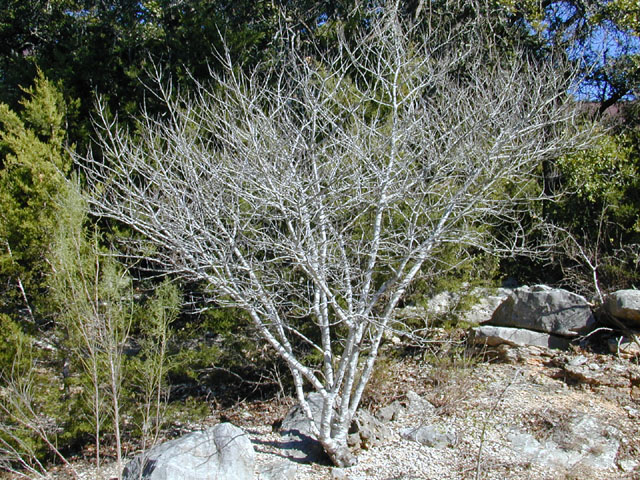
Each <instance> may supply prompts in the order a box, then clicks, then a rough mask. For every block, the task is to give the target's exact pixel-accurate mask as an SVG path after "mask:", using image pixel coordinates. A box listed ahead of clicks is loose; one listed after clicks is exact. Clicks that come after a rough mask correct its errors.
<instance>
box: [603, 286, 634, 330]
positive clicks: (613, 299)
mask: <svg viewBox="0 0 640 480" xmlns="http://www.w3.org/2000/svg"><path fill="white" fill-rule="evenodd" d="M602 307H603V312H604V313H605V314H606V315H610V316H612V317H615V318H617V319H618V320H620V321H621V322H622V323H624V324H626V325H628V326H629V327H631V328H640V290H618V291H617V292H614V293H612V294H610V295H607V297H606V299H605V301H604V304H603V306H602Z"/></svg>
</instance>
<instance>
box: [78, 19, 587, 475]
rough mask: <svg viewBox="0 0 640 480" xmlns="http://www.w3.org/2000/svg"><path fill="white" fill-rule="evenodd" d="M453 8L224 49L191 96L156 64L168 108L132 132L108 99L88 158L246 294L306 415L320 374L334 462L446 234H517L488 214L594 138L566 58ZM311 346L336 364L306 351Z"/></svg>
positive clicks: (156, 234) (160, 235)
mask: <svg viewBox="0 0 640 480" xmlns="http://www.w3.org/2000/svg"><path fill="white" fill-rule="evenodd" d="M435 23H437V22H435ZM435 23H434V24H435ZM456 28H457V29H459V30H460V31H458V30H454V29H450V30H447V31H442V30H439V29H438V28H437V27H433V29H432V30H430V31H424V30H420V31H419V30H417V27H414V26H412V25H410V24H406V23H403V22H401V21H400V20H399V19H398V17H397V16H396V15H395V13H394V12H393V8H390V9H388V10H386V11H384V12H383V13H380V15H379V18H377V19H375V20H372V22H371V25H370V29H369V31H368V32H367V33H366V35H364V36H363V37H362V38H361V39H360V40H359V41H358V42H355V43H351V44H347V42H345V41H343V40H341V41H340V44H339V45H338V46H337V47H336V48H335V49H333V50H332V53H327V54H323V53H321V52H319V51H313V55H311V54H310V55H307V54H306V52H305V51H303V50H302V49H299V50H298V49H296V48H290V49H287V50H286V51H285V52H283V54H282V58H283V60H282V64H279V65H276V66H275V67H272V68H271V69H268V68H266V67H264V68H261V69H258V70H256V72H255V73H254V74H252V75H243V74H241V73H238V70H236V69H235V68H234V65H233V62H232V61H231V59H229V58H228V57H226V60H227V62H228V65H227V66H228V69H227V72H226V74H224V75H219V76H214V78H213V79H212V81H213V82H214V84H213V85H214V86H213V87H211V88H208V87H207V86H203V85H199V86H198V87H197V89H196V91H195V93H194V94H193V95H192V96H190V97H186V96H185V97H181V96H180V95H178V93H177V92H175V91H173V90H172V88H171V86H170V85H167V84H166V83H163V82H162V80H161V79H160V82H159V84H160V85H163V91H162V92H161V94H160V95H161V96H162V97H163V98H164V99H165V100H166V102H167V107H168V112H170V114H169V115H168V116H166V117H165V118H160V119H157V118H154V117H152V116H149V115H147V116H145V117H144V120H143V121H142V122H141V124H140V125H139V131H140V132H141V133H140V136H139V137H135V138H134V137H133V136H131V135H130V134H128V133H127V132H126V131H124V130H123V129H122V128H121V127H119V126H118V124H117V122H115V121H111V120H109V119H108V116H107V115H106V113H105V110H104V109H100V113H99V115H100V119H101V120H102V124H101V130H99V133H100V143H101V145H102V148H103V149H104V151H103V154H104V160H102V158H101V159H100V160H98V159H96V158H94V157H92V156H89V157H88V158H82V159H79V163H80V164H81V165H84V166H85V167H86V168H85V171H86V174H87V179H88V181H89V187H90V189H91V196H90V203H91V206H92V209H93V211H94V213H95V214H98V215H101V216H106V217H110V218H113V219H115V220H117V221H120V222H123V223H125V224H127V225H129V226H131V227H132V228H134V229H135V230H137V231H139V232H140V233H142V234H143V235H144V236H145V237H146V239H147V240H148V241H149V242H151V243H152V244H153V245H154V246H155V251H154V253H153V254H152V255H151V256H150V257H149V258H148V259H149V260H151V261H153V262H154V263H155V264H156V265H158V267H159V268H160V269H162V270H163V271H165V272H169V273H172V274H176V275H179V276H182V277H185V278H188V279H190V280H192V281H201V282H203V283H204V284H206V285H208V288H209V290H208V293H209V294H210V296H211V299H212V300H216V301H217V302H218V303H219V304H223V305H234V306H238V307H241V308H243V309H245V310H246V311H247V312H248V314H249V316H250V318H251V319H252V321H253V323H254V325H255V327H256V328H257V331H258V332H259V333H260V334H261V335H262V337H263V338H264V339H265V340H266V341H267V342H268V343H269V344H270V345H271V346H272V347H273V348H274V349H275V350H276V351H277V352H278V354H279V355H280V356H281V357H282V358H283V359H284V360H285V361H286V363H287V364H288V366H289V368H290V369H291V372H292V374H293V379H294V384H295V387H296V392H297V395H298V397H299V400H300V402H301V404H302V407H303V409H304V410H305V411H306V412H307V414H308V415H309V416H311V415H310V411H309V406H308V404H307V402H306V400H305V398H304V394H305V392H304V387H305V386H307V385H308V386H310V387H311V388H312V389H314V390H316V391H318V392H320V393H321V394H322V396H323V398H324V408H323V415H322V419H321V421H320V422H319V424H317V425H316V424H314V428H315V431H316V434H317V436H318V439H319V440H320V441H321V442H322V444H323V445H324V446H325V448H326V450H327V452H328V453H329V454H330V455H331V457H332V458H333V460H334V462H335V463H336V464H340V465H347V464H350V463H351V462H352V461H353V458H352V457H351V456H350V454H348V449H347V447H346V434H347V431H348V429H349V426H350V423H351V421H352V418H353V415H354V414H355V412H356V409H357V407H358V404H359V402H360V400H361V397H362V394H363V392H364V388H365V386H366V383H367V381H368V380H369V378H370V376H371V374H372V372H373V368H374V365H375V360H376V357H377V355H378V352H379V348H380V345H381V342H382V339H383V336H384V331H385V329H387V328H388V326H389V322H390V321H391V319H392V316H393V312H394V309H395V307H396V306H397V305H398V303H399V302H400V300H401V299H402V297H403V295H404V293H405V291H406V289H407V288H408V287H409V285H410V284H411V283H412V282H413V281H414V280H415V278H416V277H417V275H418V274H419V272H420V271H421V268H422V267H423V265H424V264H425V262H429V263H432V262H436V261H437V257H436V255H437V252H438V248H440V247H442V246H443V245H446V244H449V243H456V244H461V245H473V246H475V247H477V248H481V249H486V250H489V249H491V250H492V251H499V250H515V249H517V248H520V247H521V240H522V239H521V238H520V236H519V235H515V237H514V238H513V239H512V241H508V242H503V243H499V242H497V241H495V239H493V238H490V237H487V236H486V231H487V230H488V229H487V228H485V227H486V226H489V225H494V224H508V223H516V224H517V222H518V221H519V218H520V215H521V213H522V212H523V211H524V210H525V208H526V204H527V202H529V201H531V200H532V198H531V196H536V195H538V194H537V193H536V192H535V191H534V189H533V188H532V185H535V183H536V171H537V168H538V166H539V164H540V162H541V161H542V160H545V159H549V158H553V157H554V156H556V155H559V154H562V153H564V152H567V151H568V150H570V149H573V148H579V147H582V146H585V145H586V144H587V143H588V140H589V138H588V137H589V135H588V132H585V131H584V130H580V129H579V128H578V127H577V121H576V109H575V108H574V107H575V105H573V103H572V101H571V100H570V99H568V98H566V94H565V92H566V91H567V86H568V82H569V83H570V81H571V79H570V76H569V75H568V74H567V72H566V71H565V70H563V67H562V66H561V65H560V63H559V62H558V61H556V62H555V63H554V64H553V65H551V64H545V63H544V62H536V63H534V62H530V61H528V60H527V59H526V57H525V56H519V55H517V53H516V54H514V55H512V57H511V58H509V59H508V60H506V59H503V58H500V57H499V56H497V54H495V52H496V51H497V50H498V49H497V48H496V49H494V48H490V46H488V43H490V42H491V39H490V37H486V36H485V37H478V38H477V44H471V45H462V46H460V45H459V43H458V42H459V39H460V35H461V31H464V32H466V33H468V31H469V30H473V29H474V28H476V25H475V24H473V23H471V24H468V25H462V26H458V27H456ZM478 31H479V32H480V29H479V28H478ZM281 36H282V37H283V38H286V37H287V32H284V31H283V32H281ZM284 43H285V44H286V42H284ZM290 44H291V45H295V42H293V41H291V42H290ZM461 73H464V78H460V74H461ZM531 192H533V193H531ZM514 231H517V230H514ZM141 255H142V254H141ZM302 322H307V323H311V324H313V325H315V327H316V328H317V335H316V336H314V337H308V336H304V335H303V334H302V331H301V329H300V328H299V326H300V325H301V323H302ZM309 349H314V350H317V351H319V352H320V353H321V357H322V364H321V368H319V369H318V368H314V366H311V365H305V364H303V362H302V361H301V358H303V356H302V355H301V352H302V351H303V350H309ZM334 411H335V412H337V413H335V414H334Z"/></svg>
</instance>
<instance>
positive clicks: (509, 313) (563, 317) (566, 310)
mask: <svg viewBox="0 0 640 480" xmlns="http://www.w3.org/2000/svg"><path fill="white" fill-rule="evenodd" d="M488 323H490V324H491V325H497V326H502V327H513V328H525V329H528V330H535V331H538V332H545V333H551V334H554V335H562V336H565V337H575V336H578V335H583V334H586V333H588V332H589V331H591V330H592V328H593V326H594V324H595V318H594V316H593V313H592V312H591V307H590V306H589V303H588V302H587V300H586V299H585V298H584V297H582V296H581V295H576V294H575V293H571V292H568V291H566V290H562V289H558V288H551V287H547V286H545V285H536V286H533V287H521V288H517V289H515V290H514V291H513V292H512V293H511V295H509V297H508V298H507V299H506V300H505V301H504V302H502V304H501V305H500V306H499V307H498V308H497V309H496V311H495V312H494V314H493V316H492V317H491V320H490V321H489V322H488Z"/></svg>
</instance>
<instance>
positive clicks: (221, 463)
mask: <svg viewBox="0 0 640 480" xmlns="http://www.w3.org/2000/svg"><path fill="white" fill-rule="evenodd" d="M254 467H255V452H254V450H253V445H252V444H251V441H250V440H249V437H248V436H247V434H246V433H245V432H244V431H243V430H241V429H240V428H238V427H236V426H234V425H232V424H230V423H220V424H218V425H216V426H214V427H211V428H209V429H207V430H204V431H202V432H194V433H190V434H188V435H185V436H184V437H181V438H178V439H175V440H170V441H168V442H165V443H162V444H160V445H157V446H155V447H153V448H152V449H151V450H149V451H148V452H145V453H142V454H140V455H138V456H137V457H135V458H134V459H133V460H132V461H131V462H129V464H128V465H127V466H126V467H125V468H124V471H123V473H122V478H123V480H140V479H142V480H252V479H253V477H254Z"/></svg>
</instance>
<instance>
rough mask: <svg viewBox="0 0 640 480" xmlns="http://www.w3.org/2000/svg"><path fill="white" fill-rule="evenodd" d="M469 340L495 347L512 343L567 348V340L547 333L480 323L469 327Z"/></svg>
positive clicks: (513, 344) (519, 345)
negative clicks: (480, 324) (478, 325)
mask: <svg viewBox="0 0 640 480" xmlns="http://www.w3.org/2000/svg"><path fill="white" fill-rule="evenodd" d="M471 332H472V335H471V341H472V342H473V343H475V344H477V345H487V346H489V347H495V346H498V345H503V344H506V345H512V346H517V347H523V346H526V345H535V346H537V347H547V348H558V349H562V350H564V349H567V348H569V340H567V339H566V338H564V337H559V336H557V335H551V334H549V333H542V332H534V331H532V330H525V329H522V328H511V327H495V326H493V325H482V326H480V327H474V328H472V329H471Z"/></svg>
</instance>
